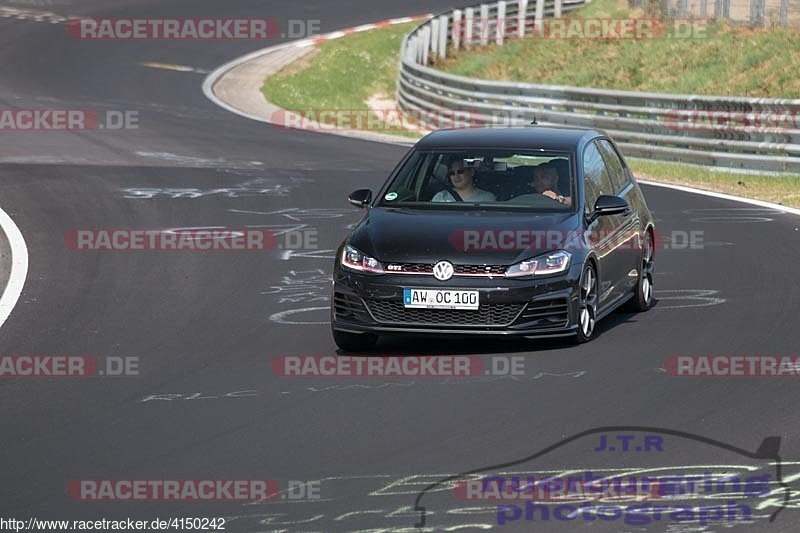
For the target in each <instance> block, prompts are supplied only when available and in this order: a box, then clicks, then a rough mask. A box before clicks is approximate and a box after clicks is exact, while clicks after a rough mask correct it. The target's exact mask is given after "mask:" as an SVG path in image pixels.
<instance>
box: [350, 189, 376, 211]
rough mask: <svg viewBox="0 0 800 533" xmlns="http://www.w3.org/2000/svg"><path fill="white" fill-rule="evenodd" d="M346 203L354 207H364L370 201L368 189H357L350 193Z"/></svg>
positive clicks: (370, 194)
mask: <svg viewBox="0 0 800 533" xmlns="http://www.w3.org/2000/svg"><path fill="white" fill-rule="evenodd" d="M347 201H348V202H350V203H351V204H353V205H354V206H356V207H364V206H366V205H367V204H368V203H370V202H371V201H372V191H371V190H370V189H358V190H357V191H353V192H351V193H350V196H348V197H347Z"/></svg>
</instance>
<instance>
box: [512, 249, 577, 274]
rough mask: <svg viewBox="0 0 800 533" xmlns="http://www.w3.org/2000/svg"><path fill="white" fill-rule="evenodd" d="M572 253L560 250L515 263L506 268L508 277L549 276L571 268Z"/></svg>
mask: <svg viewBox="0 0 800 533" xmlns="http://www.w3.org/2000/svg"><path fill="white" fill-rule="evenodd" d="M571 257H572V255H571V254H570V253H569V252H565V251H563V250H559V251H557V252H550V253H548V254H545V255H540V256H538V257H534V258H531V259H526V260H525V261H520V262H519V263H516V264H513V265H511V266H510V267H508V269H507V270H506V277H507V278H516V277H520V276H549V275H550V274H559V273H561V272H565V271H566V270H567V268H569V260H570V258H571Z"/></svg>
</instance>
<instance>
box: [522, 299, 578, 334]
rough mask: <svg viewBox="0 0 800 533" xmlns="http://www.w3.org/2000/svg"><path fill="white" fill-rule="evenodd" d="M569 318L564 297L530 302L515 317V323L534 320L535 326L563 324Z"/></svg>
mask: <svg viewBox="0 0 800 533" xmlns="http://www.w3.org/2000/svg"><path fill="white" fill-rule="evenodd" d="M568 320H569V305H568V302H567V300H566V298H556V299H552V300H541V301H538V302H530V303H529V304H528V305H527V307H525V310H524V311H523V312H522V314H521V315H520V316H519V319H517V323H518V324H521V323H524V322H535V324H534V325H533V326H528V327H537V328H553V327H559V326H565V325H566V324H567V321H568Z"/></svg>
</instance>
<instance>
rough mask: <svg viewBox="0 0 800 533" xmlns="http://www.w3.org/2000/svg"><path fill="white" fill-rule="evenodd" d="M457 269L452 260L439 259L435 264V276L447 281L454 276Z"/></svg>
mask: <svg viewBox="0 0 800 533" xmlns="http://www.w3.org/2000/svg"><path fill="white" fill-rule="evenodd" d="M454 272H455V269H454V268H453V263H451V262H450V261H439V262H438V263H436V264H435V265H433V277H435V278H436V279H438V280H439V281H447V280H448V279H450V278H452V277H453V273H454Z"/></svg>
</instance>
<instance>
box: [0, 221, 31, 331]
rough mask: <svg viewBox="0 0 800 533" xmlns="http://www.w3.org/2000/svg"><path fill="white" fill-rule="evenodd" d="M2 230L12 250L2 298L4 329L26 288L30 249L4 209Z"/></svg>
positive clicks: (0, 322) (0, 310)
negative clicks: (6, 282)
mask: <svg viewBox="0 0 800 533" xmlns="http://www.w3.org/2000/svg"><path fill="white" fill-rule="evenodd" d="M0 230H2V231H3V232H4V233H5V234H6V237H7V238H8V244H9V247H10V248H11V270H10V272H9V275H8V284H7V285H6V287H5V289H3V295H2V296H0V327H2V326H3V324H5V321H6V319H7V318H8V317H9V315H10V314H11V311H13V310H14V307H15V306H16V305H17V301H18V300H19V297H20V295H21V294H22V288H23V287H24V286H25V279H26V278H27V277H28V247H27V246H26V245H25V239H24V238H23V236H22V232H21V231H20V230H19V228H18V227H17V225H16V224H15V223H14V220H12V218H11V217H10V216H8V213H6V212H5V211H3V209H2V208H0Z"/></svg>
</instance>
